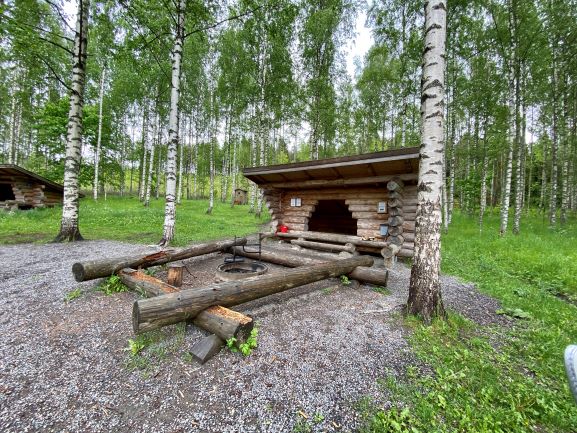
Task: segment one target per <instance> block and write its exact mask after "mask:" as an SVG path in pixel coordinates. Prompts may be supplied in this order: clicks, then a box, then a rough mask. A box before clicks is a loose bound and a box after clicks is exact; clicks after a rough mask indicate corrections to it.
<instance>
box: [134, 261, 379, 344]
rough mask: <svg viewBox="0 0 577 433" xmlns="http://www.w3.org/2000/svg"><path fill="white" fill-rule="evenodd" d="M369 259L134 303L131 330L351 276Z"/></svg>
mask: <svg viewBox="0 0 577 433" xmlns="http://www.w3.org/2000/svg"><path fill="white" fill-rule="evenodd" d="M372 264H373V259H372V258H371V257H368V256H358V257H351V258H349V259H342V260H333V261H330V262H327V263H319V264H315V265H312V266H303V267H300V268H296V269H291V270H287V271H285V272H280V273H278V274H271V275H260V276H257V277H250V278H246V279H244V280H240V281H227V282H224V283H220V284H215V285H212V286H208V287H202V288H195V289H189V290H182V291H180V292H178V293H167V294H164V295H160V296H156V297H154V298H149V299H140V300H138V301H135V302H134V305H133V308H132V328H133V330H134V332H135V333H136V334H139V333H142V332H145V331H151V330H153V329H157V328H160V327H162V326H166V325H172V324H174V323H178V322H182V321H183V320H190V319H193V318H195V317H196V316H197V315H198V314H199V313H200V312H201V311H203V310H205V309H206V308H208V307H211V306H213V305H221V306H224V307H229V306H233V305H238V304H242V303H244V302H248V301H252V300H254V299H259V298H263V297H265V296H268V295H272V294H275V293H279V292H283V291H285V290H289V289H292V288H294V287H299V286H303V285H305V284H308V283H313V282H315V281H320V280H324V279H327V278H332V277H338V276H341V275H346V274H351V273H352V272H353V271H354V270H355V268H357V267H358V266H372Z"/></svg>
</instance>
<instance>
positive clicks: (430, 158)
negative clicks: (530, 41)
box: [407, 0, 447, 323]
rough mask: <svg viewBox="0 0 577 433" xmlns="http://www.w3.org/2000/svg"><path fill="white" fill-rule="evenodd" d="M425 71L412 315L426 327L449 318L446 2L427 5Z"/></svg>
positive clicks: (410, 303)
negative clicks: (444, 244) (444, 214)
mask: <svg viewBox="0 0 577 433" xmlns="http://www.w3.org/2000/svg"><path fill="white" fill-rule="evenodd" d="M424 6H425V27H424V29H425V30H424V39H425V43H424V50H423V70H422V80H421V139H422V144H421V149H420V163H419V181H418V182H419V186H418V191H419V195H418V202H417V216H416V224H415V254H414V257H413V266H412V267H411V280H410V284H409V299H408V304H407V311H408V313H409V314H413V315H417V316H420V317H421V318H422V320H423V321H424V322H425V323H430V322H431V320H432V319H433V318H434V317H445V316H446V313H445V310H444V307H443V301H442V298H441V282H440V267H441V190H442V182H443V173H442V170H443V154H444V151H445V137H444V92H445V88H444V86H445V37H446V16H447V9H446V3H445V0H430V1H425V4H424Z"/></svg>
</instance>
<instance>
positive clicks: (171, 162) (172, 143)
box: [160, 0, 186, 246]
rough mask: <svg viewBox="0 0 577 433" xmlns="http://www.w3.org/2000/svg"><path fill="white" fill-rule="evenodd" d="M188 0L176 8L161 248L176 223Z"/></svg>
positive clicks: (172, 232) (182, 0)
mask: <svg viewBox="0 0 577 433" xmlns="http://www.w3.org/2000/svg"><path fill="white" fill-rule="evenodd" d="M185 6H186V0H178V3H177V6H176V9H177V10H176V32H175V36H174V48H173V50H172V55H171V57H172V58H171V63H172V76H171V86H170V115H169V119H168V137H169V138H168V150H167V156H166V194H165V200H166V202H165V206H164V230H163V234H162V239H161V241H160V245H161V246H166V245H168V244H169V243H170V242H171V241H172V240H173V239H174V225H175V221H176V204H175V200H176V150H177V148H178V127H179V124H178V117H179V116H178V114H179V113H178V100H179V98H180V66H181V62H182V46H183V43H184V8H185Z"/></svg>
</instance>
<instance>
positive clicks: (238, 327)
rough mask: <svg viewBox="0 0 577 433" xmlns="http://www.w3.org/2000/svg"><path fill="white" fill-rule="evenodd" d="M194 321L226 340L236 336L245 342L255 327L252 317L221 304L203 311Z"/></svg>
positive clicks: (239, 340)
mask: <svg viewBox="0 0 577 433" xmlns="http://www.w3.org/2000/svg"><path fill="white" fill-rule="evenodd" d="M193 290H194V289H193ZM192 323H194V324H195V325H196V326H198V327H199V328H202V329H204V330H206V331H209V332H212V333H213V334H215V335H217V336H218V337H220V338H221V339H222V340H224V341H226V340H228V339H230V338H233V337H234V338H236V339H237V342H238V343H244V342H245V341H246V339H247V338H248V337H249V336H250V331H251V330H252V328H253V327H254V322H253V320H252V319H251V318H250V317H248V316H245V315H244V314H242V313H238V312H236V311H233V310H229V309H228V308H225V307H223V306H220V305H215V306H212V307H209V308H207V309H206V310H203V311H201V312H200V313H199V314H198V316H196V317H195V318H194V320H193V322H192Z"/></svg>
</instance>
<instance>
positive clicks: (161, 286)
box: [118, 268, 179, 296]
mask: <svg viewBox="0 0 577 433" xmlns="http://www.w3.org/2000/svg"><path fill="white" fill-rule="evenodd" d="M118 277H119V278H120V281H122V283H123V284H124V285H125V286H128V287H129V288H131V289H132V290H135V291H137V292H140V293H143V294H144V295H146V296H159V295H164V294H165V293H176V292H178V291H179V289H178V288H177V287H174V286H172V285H170V284H167V283H165V282H164V281H160V280H159V279H158V278H154V277H153V276H150V275H146V274H145V273H144V272H141V271H137V270H135V269H130V268H126V269H122V270H120V271H119V272H118Z"/></svg>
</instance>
